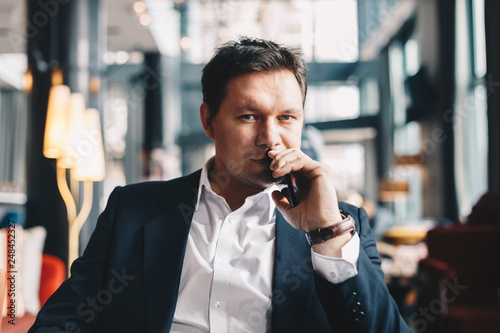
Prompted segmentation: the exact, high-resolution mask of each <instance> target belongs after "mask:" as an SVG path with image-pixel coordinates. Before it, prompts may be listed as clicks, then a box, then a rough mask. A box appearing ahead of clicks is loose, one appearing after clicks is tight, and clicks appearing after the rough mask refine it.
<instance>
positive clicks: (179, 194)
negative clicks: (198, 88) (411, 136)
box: [32, 38, 409, 333]
mask: <svg viewBox="0 0 500 333" xmlns="http://www.w3.org/2000/svg"><path fill="white" fill-rule="evenodd" d="M202 86H203V103H202V104H201V107H200V117H201V121H202V124H203V129H204V131H205V133H206V135H207V136H208V137H210V138H212V139H213V140H214V143H215V156H214V157H213V158H212V159H210V160H209V161H208V162H207V163H206V165H205V167H204V168H203V170H201V171H198V172H196V173H194V174H191V175H189V176H187V177H183V178H180V179H175V180H172V181H169V182H150V183H143V184H136V185H130V186H126V187H123V188H117V189H116V190H115V191H114V192H113V193H112V195H111V196H110V198H109V202H108V205H107V207H106V210H105V211H104V212H103V213H102V215H101V216H100V218H99V221H98V224H97V227H96V230H95V232H94V234H93V236H92V238H91V241H90V242H89V245H88V247H87V249H86V250H85V253H84V255H83V256H82V257H81V258H79V259H78V260H77V261H75V263H74V264H73V266H72V274H71V278H70V279H68V280H67V281H66V282H65V283H64V284H63V285H62V286H61V287H60V288H59V290H58V291H57V292H56V293H55V294H54V295H53V296H52V297H51V299H50V300H49V301H48V302H47V303H46V305H45V306H44V308H43V309H42V310H41V311H40V313H39V315H38V317H37V321H36V323H35V324H34V326H33V328H32V331H36V332H59V331H63V330H66V331H68V332H93V331H97V332H169V331H171V332H208V331H210V332H216V333H219V332H269V331H272V332H332V331H334V332H408V331H409V329H408V327H407V326H406V324H405V322H404V321H403V319H402V318H401V316H400V315H399V312H398V310H397V307H396V305H395V303H394V301H393V300H392V298H391V296H390V295H389V293H388V291H387V288H386V286H385V283H384V279H383V274H382V272H381V270H380V259H379V256H378V253H377V251H376V248H375V242H374V241H373V240H372V237H371V231H370V228H369V226H368V219H367V217H366V213H365V212H364V211H363V210H360V209H358V208H355V207H353V206H349V205H346V204H343V203H340V206H339V203H338V202H337V197H336V193H335V189H334V187H333V179H332V173H331V171H330V169H329V168H328V167H327V166H325V165H323V164H321V163H319V162H317V161H313V160H312V159H310V158H309V157H307V156H306V155H305V154H304V153H303V152H302V151H301V150H300V138H301V131H302V126H303V123H304V115H303V105H304V101H305V96H306V91H307V83H306V67H305V62H304V60H303V59H302V57H301V55H300V53H299V52H298V51H295V50H292V49H289V48H286V47H283V46H280V45H277V44H275V43H273V42H269V41H265V40H257V39H248V38H243V39H241V40H240V41H239V42H231V43H228V44H225V45H223V46H222V47H220V48H219V49H218V50H217V52H216V54H215V55H214V57H213V58H212V60H211V61H210V62H209V63H208V64H207V65H206V66H205V68H204V70H203V76H202ZM289 173H292V174H293V176H294V178H295V180H296V185H297V192H296V196H297V200H298V205H295V206H294V207H292V206H291V203H290V201H289V199H288V195H289V194H290V193H289V192H288V189H287V188H283V185H277V184H279V183H280V182H281V180H282V179H283V177H285V175H287V174H289ZM276 207H277V208H276ZM341 210H342V211H341ZM318 229H321V230H320V232H318ZM305 235H308V239H309V242H311V243H312V244H313V245H312V247H311V245H310V244H309V243H308V240H307V239H306V237H305ZM360 244H361V245H360ZM57 327H58V328H57Z"/></svg>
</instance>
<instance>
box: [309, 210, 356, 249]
mask: <svg viewBox="0 0 500 333" xmlns="http://www.w3.org/2000/svg"><path fill="white" fill-rule="evenodd" d="M340 213H341V215H342V218H343V219H342V221H340V222H337V223H335V224H333V225H331V226H329V227H326V228H319V229H316V230H313V231H309V232H306V238H307V241H308V242H309V244H310V245H316V244H321V243H324V242H326V241H327V240H329V239H332V238H334V237H337V236H340V235H343V234H346V233H348V232H350V233H353V232H354V231H356V227H355V226H354V219H353V218H352V217H351V216H350V215H349V214H347V213H346V212H344V211H341V212H340Z"/></svg>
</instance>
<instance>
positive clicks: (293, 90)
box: [226, 69, 302, 103]
mask: <svg viewBox="0 0 500 333" xmlns="http://www.w3.org/2000/svg"><path fill="white" fill-rule="evenodd" d="M226 94H227V95H226V98H231V97H233V96H231V95H239V96H248V97H252V96H253V95H264V94H265V95H266V96H274V97H276V98H279V97H281V98H291V97H295V98H294V99H297V98H299V99H300V102H301V103H302V93H301V89H300V86H299V83H298V82H297V79H296V78H295V75H294V74H293V73H292V72H291V71H290V70H288V69H281V70H273V71H265V72H250V73H245V74H242V75H240V76H237V77H235V78H233V79H231V80H230V81H229V82H228V84H227V87H226Z"/></svg>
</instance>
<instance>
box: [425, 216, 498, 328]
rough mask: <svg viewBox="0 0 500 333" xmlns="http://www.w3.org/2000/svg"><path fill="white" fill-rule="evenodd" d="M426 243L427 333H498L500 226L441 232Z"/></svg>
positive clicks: (461, 227)
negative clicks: (427, 252)
mask: <svg viewBox="0 0 500 333" xmlns="http://www.w3.org/2000/svg"><path fill="white" fill-rule="evenodd" d="M426 242H427V246H428V250H429V257H428V258H427V259H425V260H423V261H421V262H420V265H419V267H420V270H421V271H422V272H425V273H426V274H425V275H426V276H427V277H428V280H427V291H428V293H427V297H426V300H425V301H424V302H423V303H421V306H420V308H421V309H422V308H423V309H424V310H425V309H427V310H428V312H429V311H430V316H429V317H428V318H427V319H428V323H427V324H428V325H425V327H427V328H428V329H427V331H426V332H454V333H466V332H474V333H476V332H481V333H488V332H492V333H493V332H494V333H499V332H500V226H498V225H455V226H448V227H437V228H435V229H433V230H430V231H429V232H428V234H427V239H426ZM434 287H435V288H434ZM432 311H434V313H433V312H432ZM431 315H432V316H433V317H432V316H431ZM434 317H435V318H436V319H432V318H434ZM430 319H432V320H430Z"/></svg>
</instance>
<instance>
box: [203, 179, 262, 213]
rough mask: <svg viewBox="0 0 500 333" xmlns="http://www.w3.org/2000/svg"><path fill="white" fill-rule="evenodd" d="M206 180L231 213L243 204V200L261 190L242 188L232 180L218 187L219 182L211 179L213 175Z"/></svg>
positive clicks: (248, 187)
mask: <svg viewBox="0 0 500 333" xmlns="http://www.w3.org/2000/svg"><path fill="white" fill-rule="evenodd" d="M208 180H209V181H210V186H211V187H212V191H214V192H215V193H217V194H218V195H220V196H221V197H223V198H224V199H225V200H226V202H227V204H228V205H229V208H231V211H235V210H237V209H238V208H240V207H241V206H243V204H244V203H245V199H246V198H248V197H249V196H252V195H254V194H256V193H259V192H260V191H262V190H263V189H259V188H256V187H250V186H242V184H235V183H234V181H233V180H232V179H230V180H229V182H228V183H227V184H224V185H225V186H220V184H219V182H217V181H216V180H215V179H213V175H212V174H211V173H209V176H208Z"/></svg>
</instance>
